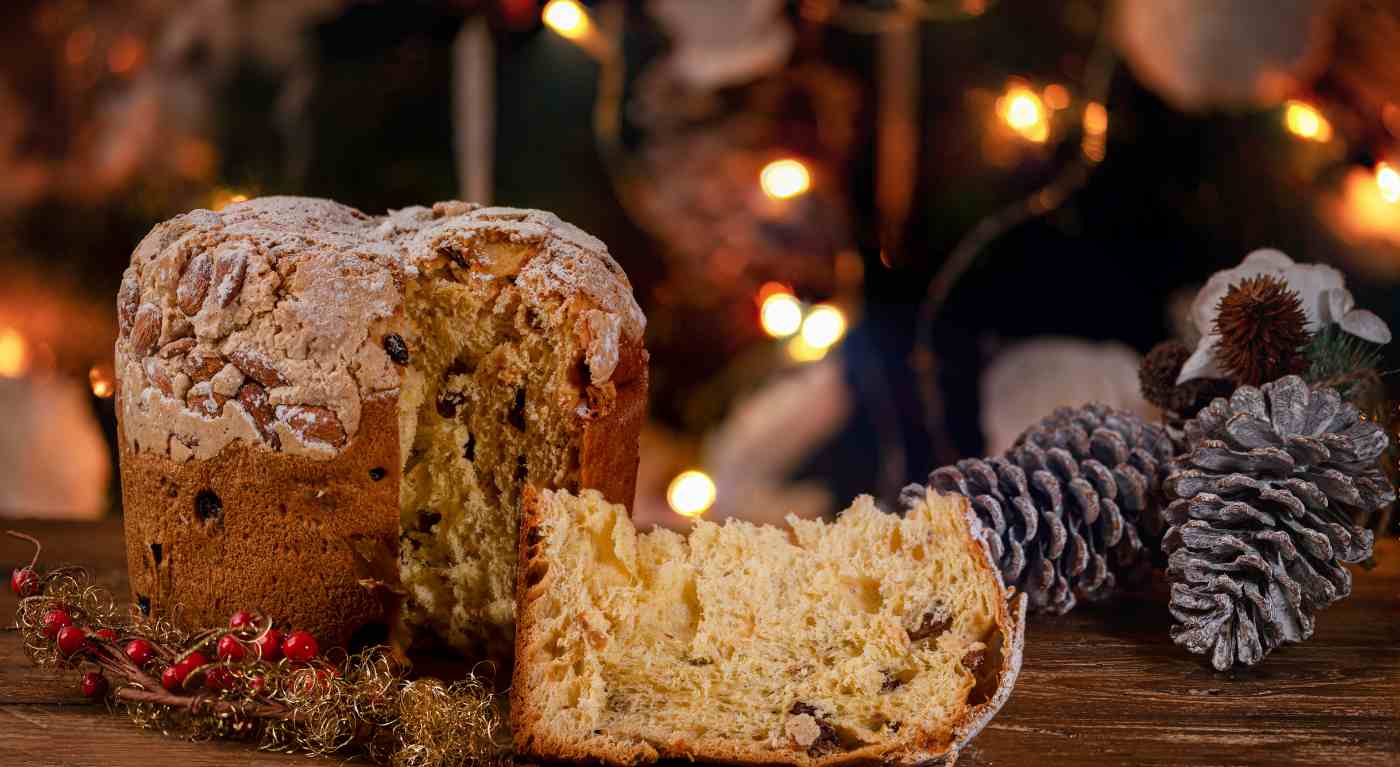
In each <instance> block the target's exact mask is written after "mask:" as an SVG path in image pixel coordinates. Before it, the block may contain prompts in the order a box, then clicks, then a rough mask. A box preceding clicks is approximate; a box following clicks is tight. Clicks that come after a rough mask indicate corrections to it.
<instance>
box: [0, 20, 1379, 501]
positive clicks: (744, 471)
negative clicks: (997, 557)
mask: <svg viewBox="0 0 1400 767" xmlns="http://www.w3.org/2000/svg"><path fill="white" fill-rule="evenodd" d="M7 11H8V13H7V16H8V23H7V24H6V25H5V27H4V29H3V31H0V265H3V275H4V276H3V278H0V421H3V422H4V424H5V426H4V427H3V428H4V431H5V432H6V433H5V435H4V436H3V437H0V477H3V476H6V474H7V473H8V474H9V475H11V478H10V479H6V480H5V481H4V482H3V483H0V486H4V487H6V489H5V490H0V515H29V514H51V515H67V516H72V515H77V516H92V515H97V514H102V513H107V512H109V511H110V510H111V509H112V508H113V507H114V505H115V498H116V494H115V493H114V492H113V491H112V489H111V487H110V485H111V482H112V480H111V477H112V476H113V472H112V471H111V466H110V461H111V460H112V459H111V456H112V455H113V452H112V450H111V448H110V444H111V440H112V438H113V428H114V427H113V421H112V415H111V407H110V400H109V399H106V396H109V395H110V391H111V368H110V363H111V345H112V341H113V338H114V336H115V312H114V308H113V305H114V296H115V293H116V289H117V286H118V284H119V281H120V278H121V273H122V270H123V269H124V268H125V265H126V262H127V259H128V258H129V255H130V252H131V250H132V248H133V247H134V245H135V244H136V243H137V242H138V241H139V239H140V238H141V237H142V236H143V235H144V234H145V232H146V231H148V230H149V229H150V227H151V226H152V225H153V224H155V223H156V222H159V221H161V220H163V219H165V218H168V217H170V216H172V215H175V214H177V213H180V212H183V211H186V210H189V209H191V208H196V207H209V208H216V209H217V208H218V207H220V206H222V205H225V204H228V203H229V202H231V201H235V200H239V199H243V198H245V197H251V196H256V195H267V194H300V195H315V196H322V197H330V198H334V199H337V200H340V201H342V202H345V203H348V204H350V205H354V206H356V207H359V208H361V209H363V210H365V211H367V212H371V213H380V212H383V211H384V210H386V209H390V208H399V207H404V206H407V205H413V204H423V203H431V202H432V201H434V200H441V199H450V198H459V197H468V198H475V199H482V200H483V201H487V202H492V203H495V204H501V205H510V206H518V207H533V208H545V209H548V210H552V211H554V212H556V213H558V214H559V215H560V216H561V217H562V218H564V219H565V220H568V221H571V222H573V223H576V224H578V225H579V226H581V227H582V228H584V229H586V230H588V231H590V232H592V233H594V234H596V235H598V236H599V237H600V238H602V239H603V240H604V241H605V242H607V243H608V244H609V246H610V248H611V250H612V253H613V254H614V256H615V257H616V258H617V259H618V261H619V262H620V263H621V264H622V265H623V266H624V268H625V269H626V270H627V272H628V274H629V275H630V277H631V279H632V282H633V285H634V287H635V289H636V294H637V297H638V299H639V301H640V302H641V304H642V305H643V307H644V309H646V311H647V314H648V317H649V321H650V326H649V331H648V345H649V348H650V349H651V351H652V365H653V376H652V380H653V393H652V400H651V407H652V414H653V415H652V423H651V425H650V426H649V427H648V429H647V431H646V433H645V435H644V448H643V455H644V459H643V470H642V474H643V476H642V482H641V489H640V491H639V498H638V501H637V506H638V510H637V511H638V514H639V515H642V516H644V517H647V518H649V519H651V520H654V521H663V522H676V521H678V520H679V517H676V516H675V515H674V514H672V513H671V508H674V507H676V505H677V504H678V503H679V504H680V505H681V506H682V507H684V506H685V504H686V503H687V502H695V503H699V502H700V501H695V500H694V499H693V498H692V499H689V501H688V499H687V498H685V497H677V496H676V494H675V493H674V492H673V493H672V498H671V503H670V507H668V502H667V488H668V486H672V479H673V478H674V477H675V476H676V475H677V474H678V473H679V472H680V471H681V470H683V469H687V468H690V469H696V470H699V471H702V472H704V473H705V474H706V475H707V476H709V477H710V478H711V479H713V481H714V484H715V485H716V486H717V488H718V495H717V501H716V503H715V506H714V507H713V509H712V510H711V511H710V513H711V514H712V515H713V516H728V515H736V514H737V515H741V516H746V517H750V518H756V519H770V520H771V519H777V518H781V516H782V515H783V514H784V513H787V512H789V511H791V512H794V513H798V514H802V515H819V514H826V513H830V512H832V511H833V510H835V509H837V508H840V507H842V506H844V505H845V503H846V502H847V501H849V499H850V497H851V496H853V495H855V494H857V493H861V492H872V493H876V494H877V495H878V496H880V497H882V498H889V497H890V496H891V495H892V494H893V493H894V492H895V491H897V489H898V487H899V486H900V485H901V484H902V483H903V482H906V481H909V480H916V479H922V477H923V476H924V475H925V474H926V473H927V471H928V470H929V469H930V468H932V467H933V466H935V465H937V464H938V463H939V462H942V461H947V460H951V459H954V458H956V457H959V456H963V455H976V454H981V453H983V452H985V451H993V450H1000V449H1003V448H1005V447H1006V442H1007V441H1008V440H1009V439H1010V438H1011V437H1014V434H1015V433H1016V432H1017V431H1019V430H1020V429H1021V428H1023V427H1025V426H1026V425H1029V423H1031V422H1032V421H1034V420H1036V419H1037V418H1038V417H1039V416H1041V415H1044V414H1046V413H1048V412H1049V410H1050V409H1052V408H1053V407H1054V406H1056V405H1059V404H1070V403H1077V402H1079V401H1081V400H1084V399H1100V400H1105V401H1108V402H1109V403H1110V404H1114V405H1117V406H1119V407H1125V408H1130V409H1134V410H1137V411H1139V412H1143V413H1144V414H1151V413H1153V410H1152V408H1151V407H1150V406H1148V405H1147V404H1146V403H1145V402H1143V401H1142V399H1141V397H1140V395H1139V394H1138V391H1137V377H1136V376H1137V373H1136V370H1137V364H1138V359H1139V356H1140V355H1141V354H1142V353H1144V352H1146V351H1147V350H1148V349H1150V348H1151V347H1152V346H1153V345H1154V344H1155V343H1157V342H1158V341H1161V340H1163V339H1166V338H1171V337H1183V338H1184V340H1186V341H1188V342H1193V341H1194V339H1192V338H1191V334H1192V333H1193V332H1195V331H1194V329H1193V328H1192V327H1191V325H1190V323H1189V321H1188V320H1187V318H1186V309H1187V308H1188V307H1189V304H1190V300H1191V297H1192V295H1193V291H1194V289H1195V288H1196V287H1198V286H1199V285H1200V284H1201V283H1202V282H1204V280H1205V279H1206V278H1207V277H1208V276H1209V275H1210V274H1211V273H1213V272H1215V271H1217V270H1220V269H1223V268H1227V267H1229V266H1232V265H1234V264H1236V263H1238V262H1239V260H1240V259H1241V258H1242V257H1243V256H1244V255H1245V254H1247V253H1248V252H1249V251H1251V250H1253V249H1256V248H1260V247H1274V248H1278V249H1281V250H1283V251H1284V252H1285V253H1287V254H1289V255H1290V256H1291V257H1293V258H1294V259H1295V260H1297V261H1320V262H1326V263H1330V264H1333V265H1335V266H1337V267H1338V268H1340V269H1342V270H1343V271H1344V272H1346V273H1347V275H1348V287H1349V288H1351V290H1352V291H1353V293H1355V295H1356V298H1357V303H1358V305H1360V306H1365V307H1367V308H1370V309H1371V310H1373V311H1375V312H1376V313H1377V314H1379V315H1380V316H1381V317H1382V318H1383V319H1385V320H1386V321H1388V322H1389V323H1391V324H1392V325H1394V324H1395V323H1396V322H1397V321H1400V306H1398V305H1397V302H1396V300H1395V299H1396V295H1397V294H1396V291H1395V281H1396V280H1397V279H1400V204H1397V202H1396V200H1400V177H1397V178H1395V179H1394V181H1395V183H1396V186H1395V187H1388V186H1387V181H1388V179H1387V177H1386V170H1387V169H1388V168H1389V165H1388V164H1387V162H1388V158H1389V157H1390V153H1391V152H1392V151H1394V149H1395V144H1396V136H1397V135H1398V134H1397V132H1398V131H1400V55H1397V54H1396V53H1395V51H1397V50H1400V33H1397V30H1400V24H1397V18H1400V16H1398V15H1397V10H1396V8H1395V7H1394V4H1393V3H1379V2H1345V3H1327V2H1306V1H1304V0H1277V1H1272V2H1270V1H1265V0H1234V1H1232V2H1228V3H1221V2H1215V1H1214V0H1193V1H1190V2H1187V1H1182V2H1157V0H1117V1H1115V2H1102V1H1095V2H1091V1H1089V0H1078V1H1074V2H1064V3H1044V2H1038V1H1037V0H1000V2H990V1H989V0H866V1H865V2H858V1H842V0H803V1H801V2H781V1H777V0H775V1H771V2H727V1H724V0H716V1H714V2H707V1H706V0H652V1H651V2H634V3H623V2H606V3H585V4H582V5H579V4H575V3H572V2H565V1H562V0H556V2H555V3H552V4H551V5H550V6H549V7H545V6H544V5H543V4H542V3H540V2H535V0H499V1H498V2H467V1H466V0H458V1H456V2H448V1H439V2H428V1H427V0H423V1H421V2H412V1H400V2H369V1H367V0H358V1H351V0H247V1H243V2H238V1H235V0H223V1H216V2H206V1H205V0H183V1H182V2H166V1H164V0H122V1H120V2H117V1H114V2H97V1H96V0H91V1H88V2H83V1H80V0H53V1H52V2H26V1H24V0H20V1H19V2H12V3H10V4H8V5H7ZM546 21H547V22H548V23H546ZM1392 98H1394V99H1395V103H1392V101H1391V99H1392ZM773 163H779V164H777V165H774V164H773ZM969 232H982V233H985V234H987V235H989V236H987V237H985V238H983V239H984V241H981V242H979V244H978V245H977V246H976V247H972V246H970V245H969V244H968V243H965V242H964V243H963V245H962V246H961V249H960V248H959V243H960V242H963V240H964V238H965V237H966V236H967V235H968V233H969ZM955 252H961V253H962V254H964V255H967V256H968V260H967V264H968V266H967V268H966V269H965V270H957V271H954V272H944V274H945V276H948V277H950V278H953V279H948V280H946V281H945V282H943V283H941V284H946V285H948V286H949V288H950V289H949V290H948V292H947V300H946V302H943V303H941V304H940V305H939V307H938V309H937V311H936V313H933V314H934V316H933V320H932V323H931V324H930V325H928V331H929V332H928V336H929V337H930V338H931V339H932V343H931V348H922V347H920V346H919V343H918V341H919V336H920V334H919V330H920V328H921V321H920V315H919V305H920V302H921V301H922V300H923V299H924V297H925V296H926V294H927V293H928V291H929V288H930V282H931V280H933V279H934V278H935V275H936V274H939V270H940V269H941V268H947V267H948V261H949V258H950V255H951V254H954V253H955ZM833 310H834V311H833ZM926 316H927V315H926ZM804 319H805V320H807V322H806V324H805V325H803V324H802V322H803V320H804ZM765 320H766V322H765ZM920 361H931V363H932V368H931V370H932V371H933V373H932V378H933V380H934V383H935V385H934V386H932V387H924V386H922V385H921V381H920V378H919V376H918V375H917V369H918V364H919V363H920ZM1396 363H1397V359H1396V354H1395V353H1394V352H1393V351H1392V350H1389V349H1387V350H1386V360H1385V365H1384V369H1386V370H1389V369H1394V368H1396V367H1397V364H1396ZM930 403H932V404H933V405H934V406H935V407H933V408H930V407H929V404H930ZM704 491H705V487H704V486H703V483H702V484H701V485H700V486H698V489H696V487H695V486H692V487H691V488H690V489H689V492H691V493H692V494H697V493H698V495H699V497H700V500H701V501H703V500H704V496H705V492H704ZM682 495H684V493H682Z"/></svg>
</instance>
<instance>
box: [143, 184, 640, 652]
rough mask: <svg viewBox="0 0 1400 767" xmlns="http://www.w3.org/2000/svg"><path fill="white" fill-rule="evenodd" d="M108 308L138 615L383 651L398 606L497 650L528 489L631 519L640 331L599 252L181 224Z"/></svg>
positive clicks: (533, 234) (513, 240)
mask: <svg viewBox="0 0 1400 767" xmlns="http://www.w3.org/2000/svg"><path fill="white" fill-rule="evenodd" d="M118 312H119V320H120V336H119V338H118V340H117V347H116V362H117V374H118V399H117V413H118V418H119V425H120V432H121V446H120V450H121V477H122V499H123V505H124V507H125V524H126V540H127V555H128V563H129V567H130V572H131V584H132V590H133V595H134V598H135V599H136V601H137V603H138V604H140V605H141V606H142V607H143V608H145V609H149V610H152V611H156V612H167V611H169V610H171V609H174V608H176V607H177V606H178V607H179V609H180V610H182V611H183V612H182V613H181V618H182V619H183V620H184V621H186V622H188V623H191V624H196V625H220V624H222V622H223V621H225V620H227V617H228V614H229V613H230V612H232V611H234V610H236V609H251V610H261V611H265V612H266V613H267V614H270V615H275V616H277V617H278V618H279V619H281V620H284V621H287V622H289V623H291V624H294V625H296V626H298V627H301V628H306V629H309V630H311V631H313V632H315V633H317V634H318V635H320V636H321V638H322V641H324V642H328V643H331V644H341V643H347V642H351V641H352V640H354V639H356V638H361V639H365V640H372V639H379V638H382V636H383V632H384V631H385V629H386V628H388V626H387V625H386V622H388V621H389V620H390V619H391V612H392V607H391V605H392V604H394V603H396V602H398V601H399V600H397V599H396V598H393V597H392V596H390V595H392V594H394V593H402V594H404V599H403V600H402V605H403V609H402V616H403V618H404V620H406V622H407V624H408V625H409V626H411V627H416V628H420V629H426V630H427V631H429V632H431V634H432V635H434V636H435V637H437V638H440V639H442V640H446V641H447V642H450V643H451V644H454V645H457V646H459V647H461V648H463V649H467V650H474V651H475V650H485V651H488V652H493V651H495V650H499V649H501V648H509V642H510V639H511V633H510V631H511V627H512V621H513V618H514V612H515V611H514V607H515V602H514V572H515V553H516V552H515V542H516V525H517V520H518V516H519V502H520V498H521V490H522V488H523V487H524V486H525V484H526V483H531V484H536V485H542V486H548V487H558V488H569V489H574V490H577V489H581V488H585V487H587V488H595V489H597V490H599V491H601V492H602V493H603V494H604V495H605V496H607V497H608V498H610V499H612V500H614V501H617V502H620V503H630V502H631V500H632V493H633V485H634V482H635V476H636V464H637V436H638V432H639V430H640V426H641V420H642V417H643V411H644V407H645V399H646V390H647V355H646V352H645V350H644V349H643V348H642V332H643V329H644V325H645V318H644V317H643V316H642V313H641V310H640V309H639V308H638V306H637V304H636V302H635V301H634V299H633V297H632V291H631V285H630V284H629V283H628V281H627V277H626V276H625V275H624V274H623V272H622V270H621V269H620V268H619V267H618V265H617V264H616V263H615V262H614V261H613V259H612V258H611V257H610V256H609V255H608V252H607V249H606V247H605V246H604V245H603V243H601V242H599V241H598V240H596V239H594V238H593V237H591V236H589V235H587V234H585V233H584V232H582V231H580V230H579V229H577V228H575V227H573V226H570V225H569V224H566V223H564V222H562V221H560V220H559V219H558V218H556V217H555V216H553V215H551V214H549V213H544V212H540V211H531V210H515V209H510V208H483V207H480V206H476V205H471V204H467V203H460V202H447V203H438V204H436V205H434V206H432V208H422V207H414V208H408V209H405V210H400V211H395V212H393V213H391V214H390V215H387V216H381V217H372V216H368V215H365V214H363V213H361V212H359V211H357V210H354V209H352V208H348V207H346V206H344V205H340V204H337V203H334V202H330V201H327V200H317V199H304V198H293V197H271V198H263V199H255V200H251V201H248V202H245V203H240V204H236V205H232V206H229V207H228V208H225V209H224V210H223V211H222V212H218V213H215V212H211V211H207V210H199V211H194V212H192V213H188V214H185V215H182V216H178V217H176V218H174V219H172V220H170V221H167V222H165V223H163V224H160V225H159V226H157V227H156V228H155V229H154V230H153V231H152V232H151V233H150V235H148V236H147V237H146V238H145V240H143V241H142V242H141V244H140V246H138V247H137V249H136V252H135V253H134V254H133V255H132V259H131V266H130V268H129V269H128V270H127V272H126V275H125V278H124V280H123V282H122V287H121V293H120V295H119V301H118ZM379 584H383V586H384V587H383V588H381V587H380V586H379ZM483 643H485V644H486V645H487V646H483ZM493 644H494V646H491V645H493Z"/></svg>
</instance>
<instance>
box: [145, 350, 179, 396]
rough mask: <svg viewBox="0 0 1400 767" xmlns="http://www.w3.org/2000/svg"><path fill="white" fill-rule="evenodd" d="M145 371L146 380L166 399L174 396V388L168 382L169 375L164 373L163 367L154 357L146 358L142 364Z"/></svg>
mask: <svg viewBox="0 0 1400 767" xmlns="http://www.w3.org/2000/svg"><path fill="white" fill-rule="evenodd" d="M144 367H145V369H146V379H147V380H148V381H150V382H151V383H152V384H154V385H155V387H156V388H157V389H160V391H161V393H162V394H164V395H165V396H167V397H173V396H175V387H174V385H173V384H172V383H171V381H170V374H169V373H167V372H166V371H165V365H163V364H162V363H161V361H160V360H159V359H157V358H155V357H147V358H146V362H145V364H144Z"/></svg>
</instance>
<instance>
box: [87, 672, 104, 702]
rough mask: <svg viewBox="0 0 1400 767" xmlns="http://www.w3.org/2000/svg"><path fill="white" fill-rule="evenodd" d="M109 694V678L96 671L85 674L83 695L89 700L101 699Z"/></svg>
mask: <svg viewBox="0 0 1400 767" xmlns="http://www.w3.org/2000/svg"><path fill="white" fill-rule="evenodd" d="M106 694H107V677H105V676H102V675H101V674H100V673H98V672H96V671H89V672H87V673H86V674H83V695H84V696H85V697H88V698H100V697H102V696H103V695H106Z"/></svg>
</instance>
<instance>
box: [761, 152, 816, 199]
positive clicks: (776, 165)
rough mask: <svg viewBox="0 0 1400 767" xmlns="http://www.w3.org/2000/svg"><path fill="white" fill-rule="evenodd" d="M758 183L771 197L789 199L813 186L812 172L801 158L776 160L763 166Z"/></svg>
mask: <svg viewBox="0 0 1400 767" xmlns="http://www.w3.org/2000/svg"><path fill="white" fill-rule="evenodd" d="M758 184H759V186H760V187H762V188H763V193H764V194H766V195H768V196H769V197H772V198H773V199H775V200H789V199H792V198H793V197H796V196H798V195H800V194H804V193H806V192H807V190H808V189H811V188H812V174H811V173H809V172H808V171H807V166H806V165H803V164H802V162H801V161H799V160H794V159H792V158H787V159H783V160H774V161H773V162H770V163H768V164H767V165H765V166H763V170H762V171H760V172H759V174H758Z"/></svg>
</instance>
